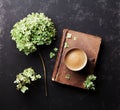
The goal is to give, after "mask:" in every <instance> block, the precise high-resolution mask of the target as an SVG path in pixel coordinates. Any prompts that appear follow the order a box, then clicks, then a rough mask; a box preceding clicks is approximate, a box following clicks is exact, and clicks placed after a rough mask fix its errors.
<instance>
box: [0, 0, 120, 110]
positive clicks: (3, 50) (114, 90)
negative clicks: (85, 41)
mask: <svg viewBox="0 0 120 110" xmlns="http://www.w3.org/2000/svg"><path fill="white" fill-rule="evenodd" d="M31 12H43V13H45V14H46V15H47V16H49V17H50V18H52V20H53V22H54V23H55V26H56V29H57V35H56V38H57V40H56V41H55V42H54V43H53V44H52V45H51V46H48V47H42V48H41V50H40V51H41V53H42V55H43V56H44V60H45V63H46V68H47V82H48V96H47V97H46V96H45V93H44V79H43V70H42V66H41V62H40V59H39V57H38V54H37V52H36V53H33V54H31V55H29V56H26V55H24V54H23V53H21V52H19V51H18V49H16V46H15V42H14V41H12V40H11V36H10V30H11V29H12V26H13V25H14V23H15V22H17V21H19V20H20V19H22V18H23V17H25V16H26V15H27V14H29V13H31ZM64 28H70V29H73V30H76V31H81V32H85V33H89V34H93V35H98V36H101V37H102V39H103V40H102V45H101V50H100V54H99V58H98V62H97V65H96V69H95V73H96V74H97V81H96V91H95V92H88V91H84V90H82V89H78V88H74V87H69V86H65V85H61V84H57V83H54V82H52V81H51V76H52V71H53V67H54V63H55V58H54V59H50V58H49V52H50V51H52V50H53V48H54V47H59V44H60V39H61V35H62V30H63V29H64ZM27 67H33V68H34V69H35V71H36V72H37V73H41V75H42V79H41V80H39V81H38V82H36V83H34V84H33V85H32V86H31V87H30V90H29V91H28V92H27V93H26V94H22V93H20V92H19V91H17V90H16V88H15V85H14V84H13V81H14V80H15V77H16V74H17V73H19V72H21V71H22V70H23V69H25V68H27ZM9 109H10V110H76V109H79V110H120V1H119V0H0V110H9Z"/></svg>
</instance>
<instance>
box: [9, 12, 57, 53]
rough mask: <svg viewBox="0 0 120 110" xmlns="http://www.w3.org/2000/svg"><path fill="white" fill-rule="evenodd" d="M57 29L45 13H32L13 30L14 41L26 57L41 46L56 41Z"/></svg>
mask: <svg viewBox="0 0 120 110" xmlns="http://www.w3.org/2000/svg"><path fill="white" fill-rule="evenodd" d="M55 33H56V30H55V27H54V24H53V22H52V21H51V19H50V18H48V17H46V16H45V15H44V13H32V14H29V15H27V17H25V18H23V19H22V20H20V21H19V22H17V23H16V24H15V25H14V26H13V29H12V30H11V36H12V40H14V41H15V42H16V47H17V48H18V49H19V51H22V52H24V53H25V54H26V55H28V54H30V53H32V52H35V51H36V50H37V46H39V45H50V44H51V43H52V41H53V39H55Z"/></svg>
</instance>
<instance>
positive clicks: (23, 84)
mask: <svg viewBox="0 0 120 110" xmlns="http://www.w3.org/2000/svg"><path fill="white" fill-rule="evenodd" d="M40 78H41V76H40V74H36V73H35V71H34V70H33V69H32V68H27V69H25V70H24V71H23V72H22V73H19V74H18V75H17V76H16V80H15V81H14V83H16V84H17V85H16V88H17V90H20V91H21V92H22V93H25V92H26V91H27V90H28V89H29V88H28V87H27V85H28V84H31V82H32V81H36V80H37V79H40Z"/></svg>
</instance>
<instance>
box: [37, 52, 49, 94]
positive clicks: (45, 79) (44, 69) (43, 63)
mask: <svg viewBox="0 0 120 110" xmlns="http://www.w3.org/2000/svg"><path fill="white" fill-rule="evenodd" d="M39 57H40V59H41V62H42V66H43V71H44V83H45V96H47V95H48V93H47V75H46V67H45V62H44V60H43V57H42V55H41V53H40V52H39Z"/></svg>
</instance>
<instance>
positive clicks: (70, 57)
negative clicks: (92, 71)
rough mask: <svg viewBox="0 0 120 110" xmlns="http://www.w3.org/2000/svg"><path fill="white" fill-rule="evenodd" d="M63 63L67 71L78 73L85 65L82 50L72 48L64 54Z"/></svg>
mask: <svg viewBox="0 0 120 110" xmlns="http://www.w3.org/2000/svg"><path fill="white" fill-rule="evenodd" d="M64 63H65V65H66V67H67V68H68V69H69V70H72V71H80V70H82V69H83V68H84V67H85V66H86V64H87V55H86V53H85V51H84V50H82V49H79V48H72V49H70V50H68V51H67V52H66V54H65V57H64Z"/></svg>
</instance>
